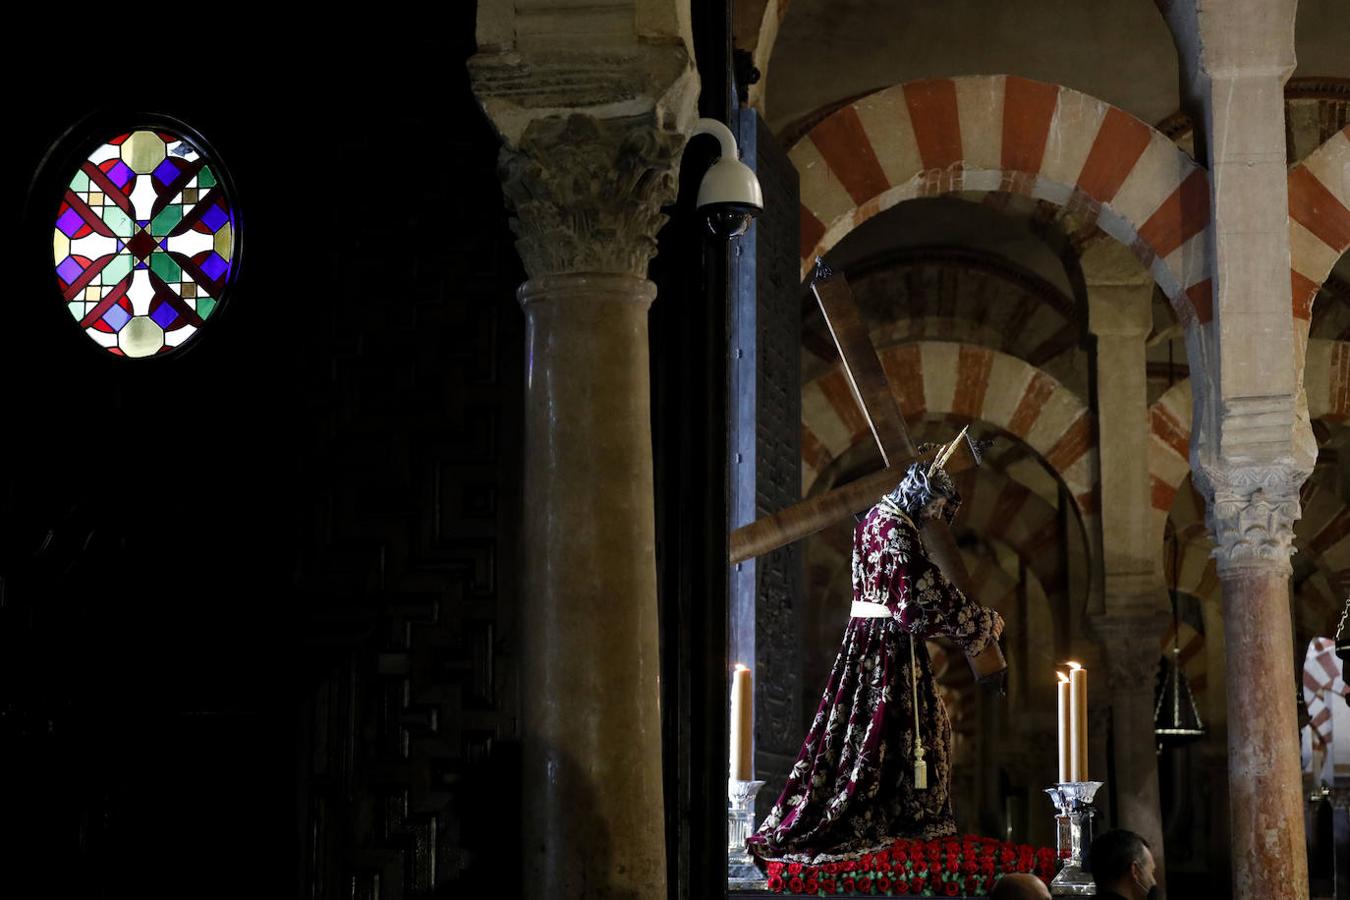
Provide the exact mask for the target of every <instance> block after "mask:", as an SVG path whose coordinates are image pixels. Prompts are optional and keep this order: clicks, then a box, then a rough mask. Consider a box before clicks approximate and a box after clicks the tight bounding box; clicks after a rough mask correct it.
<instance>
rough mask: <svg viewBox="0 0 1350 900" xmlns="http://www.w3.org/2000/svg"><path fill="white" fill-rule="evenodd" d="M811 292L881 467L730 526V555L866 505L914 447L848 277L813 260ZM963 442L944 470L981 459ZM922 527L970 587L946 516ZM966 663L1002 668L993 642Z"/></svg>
mask: <svg viewBox="0 0 1350 900" xmlns="http://www.w3.org/2000/svg"><path fill="white" fill-rule="evenodd" d="M811 292H812V293H814V294H815V296H816V301H817V302H818V303H819V304H820V311H821V312H822V313H823V314H824V316H825V324H826V325H827V326H828V327H829V329H830V335H831V336H832V337H833V338H834V344H835V346H836V347H837V348H838V349H839V358H840V361H841V362H842V363H843V366H844V375H845V377H846V379H847V381H848V385H849V389H850V391H851V392H852V394H853V399H854V401H855V402H856V403H857V404H858V408H859V409H860V410H861V411H862V415H863V419H864V421H866V422H867V426H868V428H870V429H871V431H872V437H873V438H874V439H875V440H876V442H877V447H878V449H880V450H881V458H882V460H883V461H884V462H885V464H886V467H885V468H884V469H882V470H881V471H880V472H876V473H874V474H872V475H867V476H865V477H863V478H859V479H857V480H856V481H851V482H849V483H848V484H846V485H843V486H842V487H838V488H835V489H833V490H831V491H828V492H826V493H824V494H821V495H819V496H816V497H811V498H809V499H807V500H803V501H801V502H800V503H796V504H793V505H792V506H789V507H785V508H784V509H781V510H779V511H778V512H776V513H774V514H772V515H770V516H766V517H765V518H763V519H759V520H757V521H755V522H752V523H750V524H749V525H745V526H743V527H741V528H738V529H736V530H735V531H733V532H732V533H731V548H730V549H731V554H730V556H731V562H733V563H737V562H741V561H742V560H746V559H749V558H751V557H754V556H761V555H763V554H765V553H768V552H769V551H771V550H776V549H778V548H779V547H782V546H785V545H786V544H790V543H792V542H793V541H797V540H801V539H802V538H804V537H809V536H810V535H812V534H815V533H816V532H818V531H820V530H822V529H824V528H827V527H829V526H830V525H833V524H834V523H835V522H838V521H841V520H843V519H846V518H848V517H849V516H851V515H853V514H855V513H858V512H861V511H862V510H865V509H868V508H870V507H871V506H872V505H873V504H875V503H876V502H877V498H878V497H880V496H881V495H882V494H885V493H887V492H889V491H891V490H893V489H894V488H895V486H896V485H897V484H899V483H900V479H902V478H903V477H904V476H905V471H906V470H907V469H908V468H909V464H910V463H912V462H914V460H915V458H916V457H917V455H918V453H917V451H916V450H915V448H914V443H913V441H911V440H910V437H909V432H908V431H907V430H906V429H905V419H904V416H903V415H902V414H901V412H900V407H899V405H898V404H897V403H896V402H895V395H894V394H893V393H891V386H890V382H889V381H888V380H887V378H886V371H885V369H883V368H882V366H881V360H880V358H879V357H878V356H877V351H876V348H875V347H874V346H873V345H872V339H871V337H870V336H869V335H868V333H867V327H866V326H865V325H864V324H863V321H862V317H861V316H860V315H859V314H858V306H857V304H856V303H854V301H853V292H852V291H851V290H849V287H848V281H847V280H846V279H845V278H844V277H843V276H842V275H835V274H834V273H832V272H831V271H830V270H829V269H828V268H827V267H826V266H825V264H824V263H823V262H821V261H820V260H817V261H816V271H815V273H814V274H813V275H812V277H811ZM965 444H966V445H965V447H963V448H961V449H960V451H959V452H958V453H957V454H956V455H955V456H954V457H953V458H952V460H951V462H949V463H948V465H947V466H946V467H945V468H946V470H947V472H948V473H949V474H955V473H956V472H959V471H962V470H963V469H966V468H970V467H971V466H972V465H973V466H978V465H979V464H980V452H979V448H978V447H977V446H976V445H975V443H974V442H972V441H970V440H967V441H966V442H965ZM920 527H922V529H923V538H924V546H925V548H926V549H927V550H928V552H929V554H930V555H931V556H932V558H933V562H935V563H936V564H937V565H938V566H939V567H940V568H941V569H942V572H943V574H944V575H946V576H947V579H948V580H949V581H951V582H952V583H953V584H954V585H956V586H957V587H958V588H960V589H961V590H962V591H963V592H965V593H967V595H969V592H970V587H971V585H970V575H969V573H968V572H967V571H966V566H965V561H964V560H963V559H962V558H961V551H960V550H959V549H958V548H957V546H956V541H955V540H954V539H953V538H952V533H951V529H949V528H948V527H947V523H946V522H944V521H943V520H942V519H940V518H938V519H929V520H927V521H926V522H923V523H921V526H920ZM970 665H971V668H972V669H974V670H975V674H976V676H977V677H979V678H986V677H990V676H994V675H997V674H998V673H1000V672H1002V671H1003V670H1004V669H1005V668H1007V664H1006V663H1005V662H1004V661H1003V653H1002V651H1001V650H999V647H998V644H997V643H994V644H990V649H989V650H988V651H986V652H985V653H983V654H981V655H980V656H979V657H976V658H971V659H970Z"/></svg>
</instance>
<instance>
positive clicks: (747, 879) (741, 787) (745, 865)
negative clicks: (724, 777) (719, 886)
mask: <svg viewBox="0 0 1350 900" xmlns="http://www.w3.org/2000/svg"><path fill="white" fill-rule="evenodd" d="M762 787H764V782H762V781H741V780H739V779H736V778H732V779H729V780H728V781H727V885H728V886H729V887H732V888H740V889H754V888H762V887H766V886H767V882H766V880H765V878H764V875H763V873H761V872H760V871H759V867H758V866H756V865H755V861H754V860H753V859H752V858H751V857H750V851H749V850H747V849H746V848H745V839H746V838H748V837H750V835H752V834H754V833H755V795H756V794H758V793H759V789H760V788H762Z"/></svg>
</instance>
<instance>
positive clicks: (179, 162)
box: [52, 129, 238, 357]
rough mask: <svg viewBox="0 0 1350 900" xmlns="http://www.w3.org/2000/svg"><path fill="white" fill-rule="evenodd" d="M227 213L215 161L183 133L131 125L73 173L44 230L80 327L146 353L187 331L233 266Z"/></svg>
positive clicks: (169, 345)
mask: <svg viewBox="0 0 1350 900" xmlns="http://www.w3.org/2000/svg"><path fill="white" fill-rule="evenodd" d="M237 241H238V234H237V225H236V221H235V214H234V209H233V207H232V204H231V202H230V197H229V195H228V194H227V192H226V190H225V185H224V184H223V183H222V179H221V173H220V171H219V167H218V163H217V162H216V161H214V160H209V159H207V158H206V156H205V154H204V153H203V152H202V151H200V150H199V149H198V147H197V146H196V145H195V144H194V143H193V142H192V141H191V140H189V139H188V138H185V137H182V136H180V135H178V134H174V133H172V132H169V131H163V130H159V129H156V130H154V131H149V130H142V131H132V132H129V133H127V134H122V135H118V136H117V137H114V138H112V139H111V140H109V141H108V142H107V143H106V144H103V145H102V146H100V147H99V148H98V149H97V150H95V151H94V152H93V153H91V154H90V155H89V157H88V159H86V160H85V161H84V162H83V163H81V164H80V167H79V170H78V171H77V172H76V173H75V175H74V177H73V178H71V180H70V182H69V184H68V185H67V187H66V191H65V194H64V195H63V198H62V200H61V205H60V208H59V209H58V210H57V213H56V227H55V230H54V231H53V233H52V255H53V257H54V258H55V264H56V278H57V284H58V286H59V287H60V289H61V296H62V298H63V299H64V302H65V303H66V306H67V308H68V309H69V310H70V314H71V315H72V316H74V318H75V320H76V321H77V322H79V323H80V327H81V328H83V329H84V332H85V334H87V335H88V336H89V338H90V339H91V340H93V341H94V343H96V344H98V345H99V346H100V347H103V348H105V349H106V350H107V351H108V352H109V353H114V354H117V355H120V356H127V357H146V356H154V355H155V354H163V353H169V352H171V351H173V350H174V349H175V348H177V347H181V346H182V345H183V344H184V343H186V342H187V341H189V340H190V339H191V338H192V337H193V335H195V334H196V333H197V331H198V330H199V329H200V328H201V327H202V326H203V325H204V324H205V323H206V322H207V321H208V320H209V319H210V318H211V315H212V313H213V312H214V311H215V310H216V308H217V306H218V304H219V303H220V301H221V298H222V296H223V294H224V292H225V289H226V286H227V285H228V283H229V281H230V277H231V275H232V274H233V266H234V260H235V256H236V253H235V248H236V245H237Z"/></svg>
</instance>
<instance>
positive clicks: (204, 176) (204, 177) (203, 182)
mask: <svg viewBox="0 0 1350 900" xmlns="http://www.w3.org/2000/svg"><path fill="white" fill-rule="evenodd" d="M215 186H216V176H215V173H213V172H212V171H211V167H210V166H202V167H201V169H200V170H198V172H197V187H199V188H202V189H203V190H205V189H206V188H213V187H215Z"/></svg>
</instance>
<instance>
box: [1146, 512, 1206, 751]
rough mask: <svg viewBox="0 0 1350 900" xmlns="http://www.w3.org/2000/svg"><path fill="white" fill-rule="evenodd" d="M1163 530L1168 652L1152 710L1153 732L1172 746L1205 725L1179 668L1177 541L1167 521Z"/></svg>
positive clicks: (1197, 734) (1200, 734)
mask: <svg viewBox="0 0 1350 900" xmlns="http://www.w3.org/2000/svg"><path fill="white" fill-rule="evenodd" d="M1167 528H1168V541H1169V549H1170V551H1171V557H1172V571H1171V572H1170V573H1168V574H1169V575H1170V576H1171V577H1170V578H1169V579H1168V581H1169V584H1168V591H1167V592H1168V594H1169V595H1170V597H1171V599H1172V652H1171V654H1170V658H1169V659H1168V660H1167V661H1166V662H1165V663H1164V664H1163V677H1162V683H1161V684H1160V685H1159V686H1158V698H1157V702H1156V703H1155V705H1154V707H1153V733H1154V734H1156V735H1157V737H1158V740H1159V742H1162V743H1167V744H1172V745H1176V744H1184V743H1187V742H1189V741H1193V740H1195V739H1196V738H1200V737H1204V734H1205V726H1204V723H1203V722H1201V721H1200V710H1199V708H1197V707H1196V705H1195V695H1194V694H1192V693H1191V685H1190V681H1189V680H1188V679H1187V678H1186V673H1185V672H1184V671H1182V668H1181V636H1180V632H1181V621H1180V614H1179V612H1178V610H1179V606H1180V604H1179V602H1178V597H1177V583H1178V582H1179V581H1180V578H1181V572H1180V568H1179V566H1178V557H1179V555H1180V541H1178V540H1177V533H1176V529H1175V528H1174V527H1173V526H1172V523H1171V522H1170V521H1169V522H1168V523H1167Z"/></svg>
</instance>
